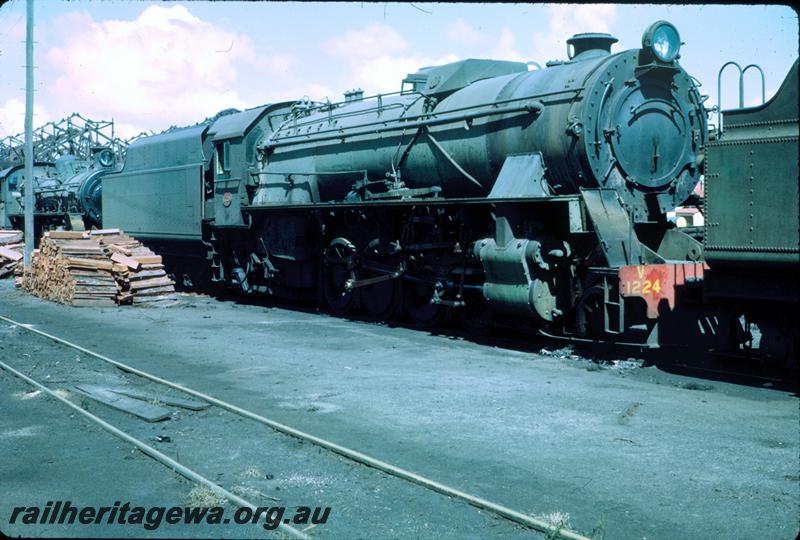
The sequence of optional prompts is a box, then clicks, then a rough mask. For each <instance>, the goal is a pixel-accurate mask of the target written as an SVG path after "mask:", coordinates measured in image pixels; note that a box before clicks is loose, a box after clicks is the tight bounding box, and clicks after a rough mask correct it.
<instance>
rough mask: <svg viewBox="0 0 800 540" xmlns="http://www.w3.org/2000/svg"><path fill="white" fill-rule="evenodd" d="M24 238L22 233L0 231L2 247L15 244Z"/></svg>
mask: <svg viewBox="0 0 800 540" xmlns="http://www.w3.org/2000/svg"><path fill="white" fill-rule="evenodd" d="M23 238H24V237H23V235H22V231H0V245H7V244H15V243H17V242H21V241H22V239H23Z"/></svg>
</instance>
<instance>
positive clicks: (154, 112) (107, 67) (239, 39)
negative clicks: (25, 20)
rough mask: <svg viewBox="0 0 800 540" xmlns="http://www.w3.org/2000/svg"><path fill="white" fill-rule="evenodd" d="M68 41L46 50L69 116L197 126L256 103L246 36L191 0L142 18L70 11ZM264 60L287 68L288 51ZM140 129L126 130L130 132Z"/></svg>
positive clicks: (52, 93) (131, 124) (54, 90)
mask: <svg viewBox="0 0 800 540" xmlns="http://www.w3.org/2000/svg"><path fill="white" fill-rule="evenodd" d="M61 22H62V24H65V25H66V28H69V34H65V36H64V41H63V42H62V43H61V44H60V45H58V46H55V47H52V48H51V49H50V50H49V51H48V52H47V54H46V62H47V64H48V69H49V70H50V71H51V72H52V73H54V79H53V81H52V83H51V84H50V85H49V87H48V90H47V92H48V94H49V98H50V100H51V103H54V104H55V105H57V106H58V107H59V108H60V110H61V111H62V112H63V114H64V115H66V114H69V112H72V111H80V112H81V114H83V115H84V116H87V117H89V118H102V119H109V118H111V117H113V118H115V119H117V120H118V121H120V122H121V123H120V126H126V127H128V128H130V129H136V128H135V126H140V125H141V126H148V127H149V128H151V129H162V128H164V127H167V126H169V125H172V124H177V125H182V124H190V123H194V122H197V121H199V120H202V119H203V118H205V117H206V116H210V115H213V114H215V113H216V112H217V111H219V110H221V109H225V108H228V107H237V108H245V107H247V106H252V105H255V104H254V103H248V101H247V100H246V99H244V98H243V97H242V96H240V94H239V91H238V89H237V86H236V82H237V79H238V75H239V73H238V71H239V69H240V68H241V67H242V66H246V65H247V64H252V63H254V62H255V59H256V55H255V51H254V47H253V45H252V43H251V41H250V39H249V38H248V37H247V36H245V35H240V34H236V33H234V32H229V31H226V30H224V29H222V28H219V27H217V26H215V25H213V24H211V23H208V22H205V21H203V20H201V19H199V18H198V17H196V16H194V15H192V14H191V13H190V12H189V10H188V9H187V8H185V7H184V6H172V7H169V8H165V7H161V6H156V5H153V6H150V7H148V8H147V9H145V10H144V11H143V12H142V13H141V15H139V17H138V18H137V19H135V20H132V21H131V20H115V19H110V20H105V21H101V22H98V21H95V20H94V19H93V18H92V17H90V16H89V15H86V14H74V13H73V14H68V15H65V16H64V17H63V20H62V21H61ZM259 61H260V62H261V65H262V66H263V65H266V67H267V69H274V70H276V71H283V72H285V71H288V69H289V63H290V61H289V60H288V59H287V58H286V57H282V56H279V55H278V56H275V55H263V56H262V57H261V58H259ZM133 134H134V133H123V135H124V136H128V135H133Z"/></svg>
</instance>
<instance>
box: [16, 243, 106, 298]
mask: <svg viewBox="0 0 800 540" xmlns="http://www.w3.org/2000/svg"><path fill="white" fill-rule="evenodd" d="M113 267H114V264H113V263H112V262H111V260H110V259H109V257H108V255H106V250H105V248H104V247H103V246H102V245H100V241H99V240H98V239H97V238H91V237H90V236H89V234H88V233H86V232H82V231H50V232H46V233H44V236H42V240H41V242H40V243H39V249H38V250H36V251H34V252H33V258H32V259H31V269H30V271H28V272H26V273H25V277H24V280H23V287H25V289H26V290H27V291H29V292H30V293H31V294H33V295H35V296H38V297H40V298H44V299H46V300H52V301H55V302H60V303H62V304H71V305H73V306H114V305H116V299H117V282H116V280H115V279H114V274H113Z"/></svg>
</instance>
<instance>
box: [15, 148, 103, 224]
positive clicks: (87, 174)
mask: <svg viewBox="0 0 800 540" xmlns="http://www.w3.org/2000/svg"><path fill="white" fill-rule="evenodd" d="M115 167H116V158H115V155H114V152H113V151H112V150H111V149H110V148H107V147H102V146H99V147H97V148H94V149H93V150H92V155H91V156H90V157H89V158H88V159H81V158H79V157H77V156H74V155H70V154H67V155H63V156H60V157H59V158H57V159H56V160H55V162H45V161H43V162H36V163H34V174H33V181H32V184H33V190H34V230H35V231H36V237H37V238H39V237H40V236H41V233H42V231H45V230H50V229H57V228H65V229H73V230H84V229H91V228H99V227H100V226H101V223H102V219H103V216H102V196H101V192H102V178H103V176H105V175H106V174H108V173H109V172H112V171H113V170H114V169H115ZM25 184H26V182H25V169H24V165H22V164H12V165H11V166H9V167H6V168H5V169H3V170H2V171H0V227H11V228H15V229H20V230H22V229H23V228H24V218H25V204H24V197H23V194H24V191H25V189H26V185H25Z"/></svg>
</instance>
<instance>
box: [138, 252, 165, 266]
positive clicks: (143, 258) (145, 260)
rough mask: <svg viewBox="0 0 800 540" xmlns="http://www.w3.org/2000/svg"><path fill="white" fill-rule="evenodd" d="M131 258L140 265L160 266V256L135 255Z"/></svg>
mask: <svg viewBox="0 0 800 540" xmlns="http://www.w3.org/2000/svg"><path fill="white" fill-rule="evenodd" d="M133 258H134V259H136V260H137V261H139V262H140V263H142V264H161V262H162V261H161V255H136V254H135V253H134V254H133Z"/></svg>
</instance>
